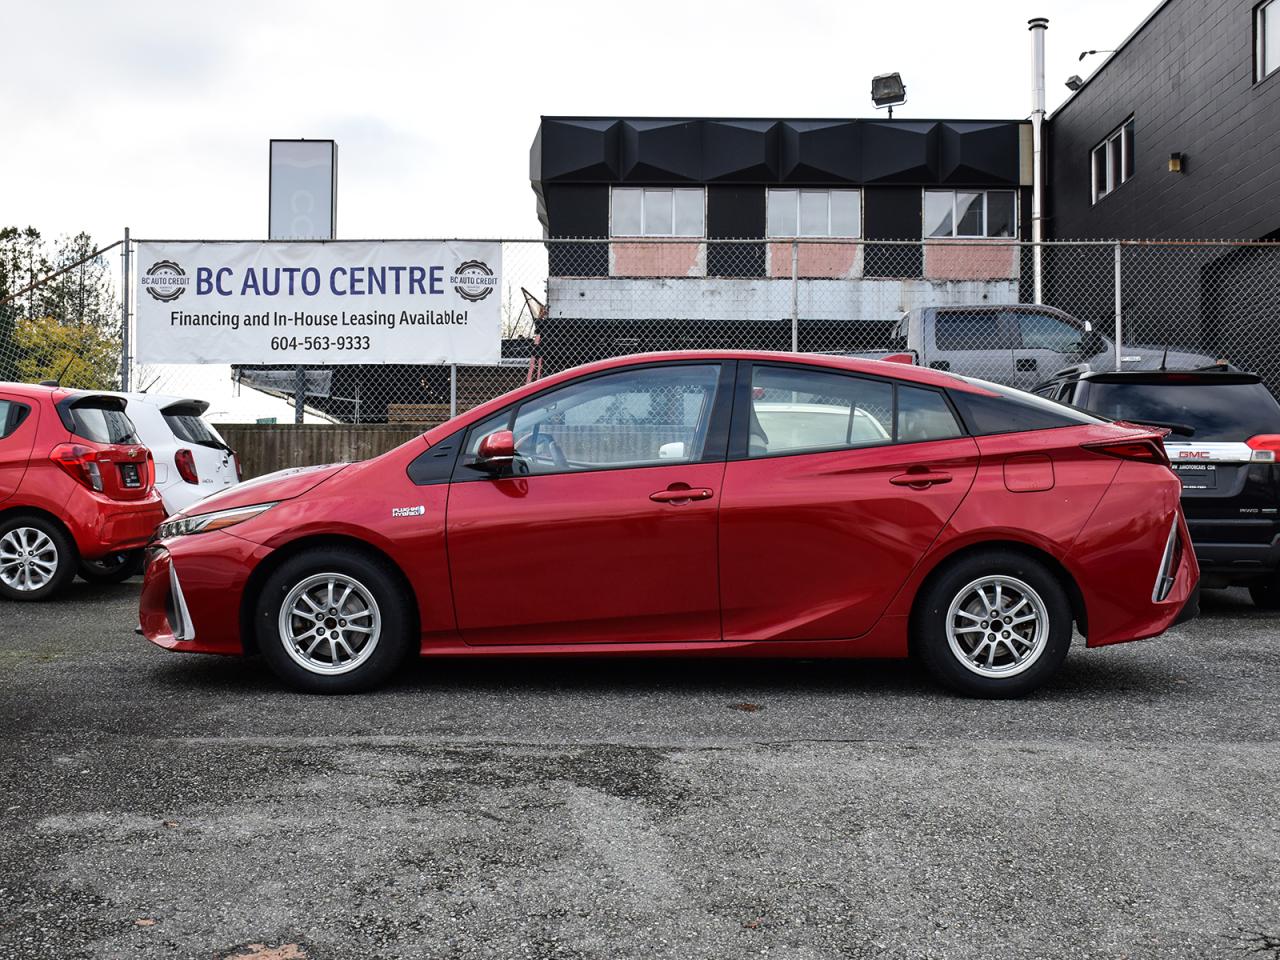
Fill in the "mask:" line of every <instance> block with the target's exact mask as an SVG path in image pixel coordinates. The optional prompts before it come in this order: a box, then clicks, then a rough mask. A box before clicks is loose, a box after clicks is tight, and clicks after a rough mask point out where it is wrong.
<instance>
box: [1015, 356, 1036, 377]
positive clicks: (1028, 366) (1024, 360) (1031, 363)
mask: <svg viewBox="0 0 1280 960" xmlns="http://www.w3.org/2000/svg"><path fill="white" fill-rule="evenodd" d="M1016 366H1017V368H1018V371H1019V372H1020V373H1025V372H1027V371H1028V370H1035V369H1036V366H1037V364H1036V358H1035V357H1019V358H1018V362H1017V364H1016Z"/></svg>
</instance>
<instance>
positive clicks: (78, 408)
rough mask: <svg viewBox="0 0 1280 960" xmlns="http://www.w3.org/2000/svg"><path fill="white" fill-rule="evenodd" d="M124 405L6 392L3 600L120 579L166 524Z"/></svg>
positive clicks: (37, 391) (2, 418) (29, 389)
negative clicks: (75, 581)
mask: <svg viewBox="0 0 1280 960" xmlns="http://www.w3.org/2000/svg"><path fill="white" fill-rule="evenodd" d="M124 409H125V402H124V400H123V399H121V398H119V397H111V396H104V395H102V394H95V393H87V392H83V391H77V390H64V389H62V388H59V387H47V386H31V385H28V384H20V383H0V597H5V598H8V599H10V600H44V599H46V598H48V597H50V596H52V595H53V594H55V593H57V592H58V590H60V589H61V588H62V587H63V586H65V585H66V584H67V582H68V581H69V580H70V579H71V578H72V577H74V576H75V575H76V573H77V571H78V572H79V573H80V574H81V576H83V577H85V578H86V579H90V580H107V581H109V580H114V579H121V578H122V577H124V576H127V575H128V574H130V573H133V572H134V571H135V570H136V563H135V562H134V560H133V558H134V556H136V554H137V552H138V551H140V550H141V549H142V548H143V547H145V546H146V544H147V541H148V540H150V539H151V536H152V534H153V533H155V529H156V526H157V525H158V524H159V523H160V521H161V520H163V519H164V515H165V514H164V506H163V504H162V503H161V502H160V496H159V494H157V493H156V492H155V488H154V485H153V465H152V462H151V454H150V453H149V452H148V451H147V448H146V447H144V446H142V444H140V443H139V442H138V438H137V437H136V436H135V435H134V431H133V424H132V423H131V422H130V421H129V418H128V416H127V415H126V414H125V412H124Z"/></svg>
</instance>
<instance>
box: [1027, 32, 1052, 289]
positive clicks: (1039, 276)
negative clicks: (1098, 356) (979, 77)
mask: <svg viewBox="0 0 1280 960" xmlns="http://www.w3.org/2000/svg"><path fill="white" fill-rule="evenodd" d="M1027 24H1028V29H1029V30H1030V31H1031V273H1032V278H1033V279H1032V286H1033V288H1034V296H1035V302H1036V303H1043V302H1044V272H1043V263H1042V258H1041V246H1040V245H1041V241H1042V240H1044V159H1043V156H1042V153H1041V151H1042V148H1043V145H1044V129H1043V128H1044V115H1045V110H1044V33H1045V31H1046V30H1048V29H1049V20H1048V18H1046V17H1035V18H1033V19H1031V20H1028V21H1027Z"/></svg>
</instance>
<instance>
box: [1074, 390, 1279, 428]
mask: <svg viewBox="0 0 1280 960" xmlns="http://www.w3.org/2000/svg"><path fill="white" fill-rule="evenodd" d="M1089 409H1090V410H1094V411H1096V412H1098V413H1100V414H1102V415H1103V416H1105V417H1111V418H1113V419H1116V420H1147V421H1152V422H1155V423H1168V424H1178V425H1181V426H1186V427H1190V428H1191V429H1192V430H1194V431H1195V433H1193V434H1192V435H1191V436H1190V437H1189V438H1183V439H1190V440H1210V441H1231V440H1235V441H1242V440H1247V439H1248V438H1249V437H1254V436H1257V435H1258V434H1260V433H1275V434H1280V404H1278V403H1277V402H1276V399H1275V398H1274V397H1273V396H1272V395H1271V393H1270V392H1269V391H1268V390H1267V388H1266V386H1264V385H1263V384H1262V383H1259V382H1239V381H1236V382H1230V381H1227V382H1218V383H1214V382H1206V380H1204V379H1197V380H1191V381H1189V382H1186V383H1177V382H1172V383H1141V382H1124V383H1107V382H1105V381H1096V380H1095V381H1093V382H1092V383H1091V384H1090V386H1089Z"/></svg>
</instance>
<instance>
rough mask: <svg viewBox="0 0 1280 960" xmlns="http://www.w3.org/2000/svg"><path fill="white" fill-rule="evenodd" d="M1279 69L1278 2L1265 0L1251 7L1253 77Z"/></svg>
mask: <svg viewBox="0 0 1280 960" xmlns="http://www.w3.org/2000/svg"><path fill="white" fill-rule="evenodd" d="M1276 70H1280V2H1277V0H1267V2H1266V3H1260V4H1258V5H1257V6H1256V7H1254V9H1253V79H1254V80H1255V81H1258V80H1265V79H1266V78H1267V77H1269V76H1270V75H1271V74H1273V73H1275V72H1276Z"/></svg>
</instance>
